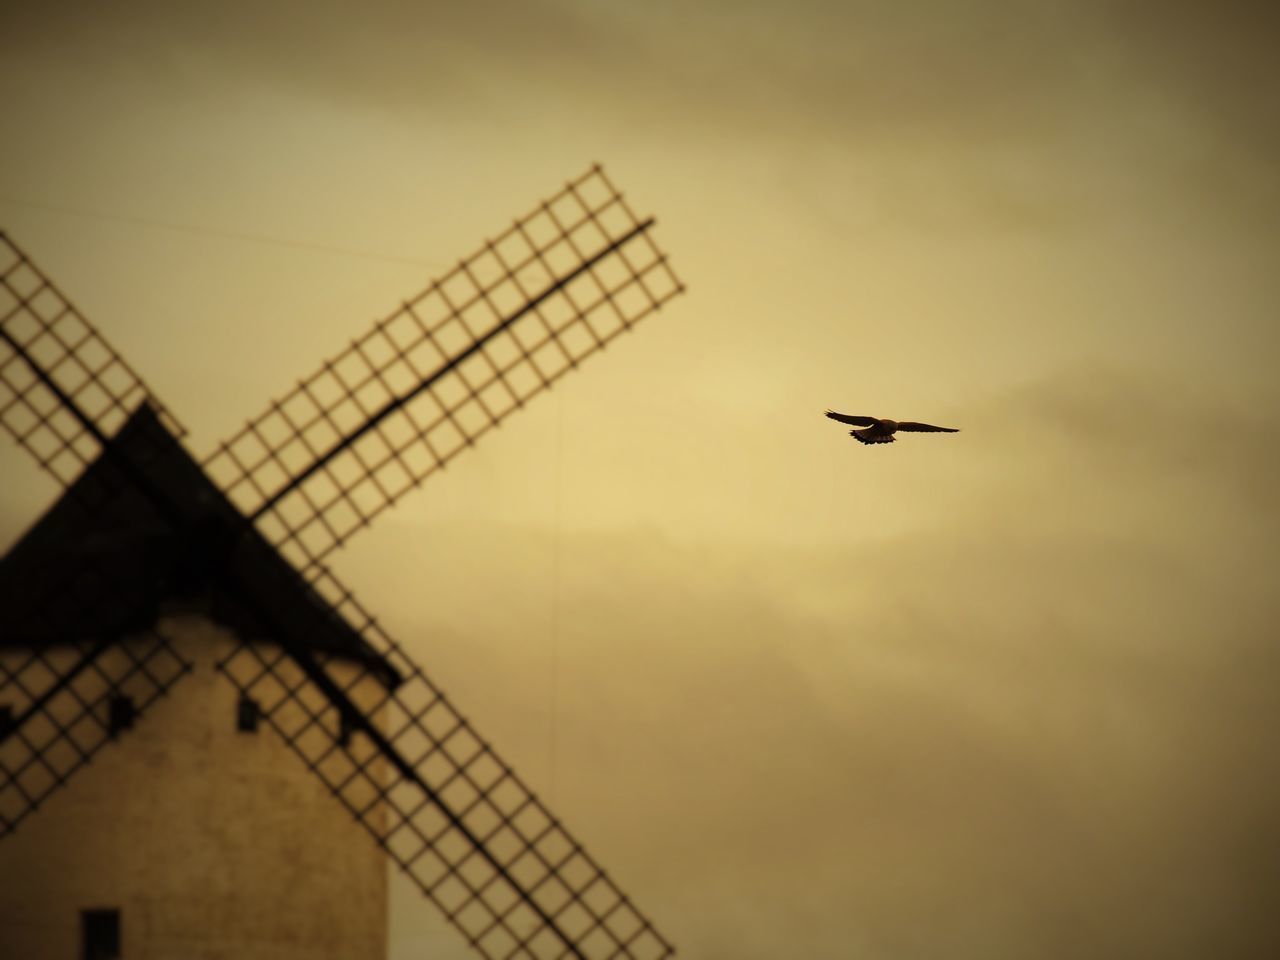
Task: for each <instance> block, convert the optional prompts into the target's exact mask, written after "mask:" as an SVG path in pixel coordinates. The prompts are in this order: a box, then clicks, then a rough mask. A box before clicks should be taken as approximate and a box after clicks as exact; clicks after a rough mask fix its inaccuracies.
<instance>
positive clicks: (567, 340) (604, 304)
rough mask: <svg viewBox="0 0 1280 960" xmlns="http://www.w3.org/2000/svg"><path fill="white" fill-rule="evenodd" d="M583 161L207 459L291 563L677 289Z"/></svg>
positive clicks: (647, 222) (388, 499)
mask: <svg viewBox="0 0 1280 960" xmlns="http://www.w3.org/2000/svg"><path fill="white" fill-rule="evenodd" d="M652 225H653V220H652V219H644V220H641V219H640V218H638V217H637V216H636V215H635V214H634V213H633V212H632V211H631V208H630V207H629V206H628V205H627V203H626V201H625V200H624V199H623V197H622V195H621V194H620V193H619V192H618V191H617V190H616V189H615V188H614V186H613V185H612V183H610V182H609V180H608V179H606V177H605V175H604V172H603V170H601V169H600V168H599V167H594V168H592V169H591V170H589V171H588V172H587V173H586V174H584V175H583V176H581V177H579V178H578V179H577V180H574V181H572V182H570V183H568V184H567V185H566V186H565V188H564V189H563V190H562V191H561V192H559V193H558V194H556V195H555V196H553V197H551V198H550V199H549V200H547V201H545V202H543V203H542V204H540V205H539V206H538V207H537V208H536V209H534V210H533V212H531V213H530V214H528V215H527V216H525V217H522V218H521V219H518V220H516V221H515V222H514V223H513V224H512V226H511V227H509V228H508V229H507V230H505V231H504V232H503V233H501V234H500V235H499V236H498V237H497V238H496V239H493V240H490V241H486V242H485V244H484V245H483V247H481V249H480V250H479V251H477V252H476V253H475V254H473V255H472V256H470V257H468V258H466V259H464V260H462V261H461V262H460V263H459V264H458V266H457V267H456V268H454V269H453V270H452V271H450V272H449V273H447V274H446V275H445V276H444V277H442V278H441V279H439V280H436V281H435V282H433V283H432V284H431V285H430V286H429V287H427V289H426V290H424V291H423V292H422V293H420V294H418V295H417V296H416V297H414V298H413V299H411V300H409V301H407V302H406V303H405V304H404V305H403V306H401V307H400V308H399V309H398V310H396V311H395V312H393V313H392V314H391V315H390V316H388V317H386V318H385V319H383V320H380V321H378V322H377V323H375V324H374V326H373V328H372V329H371V330H369V331H368V332H367V333H365V334H364V335H363V336H362V337H360V338H358V339H357V340H355V341H354V342H353V343H352V344H351V346H350V347H349V348H347V349H346V350H345V351H343V352H342V353H340V354H338V355H337V356H336V357H334V358H333V359H331V360H328V361H326V362H325V363H324V364H323V366H322V367H321V368H320V370H318V371H317V372H316V373H314V374H312V375H311V376H310V377H307V378H306V379H304V380H302V381H301V382H299V384H298V386H297V387H296V388H295V389H294V390H292V391H291V392H290V393H288V394H287V395H286V396H285V397H284V398H283V399H280V400H277V401H276V402H274V403H272V404H271V407H270V409H268V410H267V411H266V412H265V413H263V414H262V415H260V416H258V417H256V418H255V419H253V420H251V421H249V423H248V424H247V425H246V426H245V427H244V429H243V430H241V431H240V432H239V433H238V434H236V435H235V436H234V437H232V438H231V439H230V440H229V441H227V442H225V443H223V444H222V445H221V446H219V447H218V449H217V450H216V451H215V452H214V453H213V454H212V455H211V456H210V457H209V458H208V459H207V460H206V461H205V468H206V470H207V471H208V472H209V475H210V476H211V477H212V478H213V480H214V482H215V483H217V484H218V485H219V486H220V487H221V488H222V490H223V491H224V492H225V493H226V494H227V496H228V497H229V498H230V499H231V501H232V502H233V503H234V504H236V506H237V507H239V508H240V509H241V510H242V511H243V512H244V513H245V514H246V515H248V516H250V517H252V518H253V520H254V521H255V522H256V523H257V525H258V527H259V529H260V530H261V531H262V533H263V535H264V536H266V538H267V540H268V541H269V542H271V543H272V544H273V545H275V546H276V547H277V548H279V549H280V550H281V552H282V553H283V554H284V555H285V556H286V557H287V558H288V559H289V560H290V561H291V562H292V563H293V564H294V565H295V566H296V567H297V568H298V569H299V570H302V571H304V572H306V571H313V570H314V569H315V566H316V564H317V563H318V562H319V561H320V560H321V559H323V558H324V557H325V556H326V555H327V554H328V553H329V552H330V551H331V550H333V549H334V548H335V547H337V546H339V545H341V544H342V543H343V542H344V541H345V540H346V539H347V538H348V537H350V536H351V535H352V534H353V533H355V532H356V531H357V530H359V529H361V528H362V527H364V526H366V525H367V524H368V523H369V521H370V520H372V519H373V518H374V517H375V516H377V515H378V514H379V513H381V512H382V511H383V510H385V509H387V508H388V507H390V506H391V505H392V504H393V503H395V502H396V501H397V500H398V499H400V498H401V497H402V496H404V495H405V494H406V493H408V492H409V491H410V490H412V489H414V488H415V487H416V486H417V485H418V484H419V483H421V482H422V480H423V479H424V478H425V477H427V476H429V475H430V474H431V473H433V472H435V471H436V470H438V469H440V468H441V467H443V466H444V465H445V464H446V463H448V462H449V461H450V460H452V459H453V458H454V457H455V456H457V454H459V453H460V452H462V450H464V449H466V448H467V447H468V446H469V445H471V444H473V443H474V442H475V441H476V440H477V439H478V438H479V437H480V436H482V435H483V434H484V433H486V432H487V431H488V430H490V429H491V428H493V427H495V426H497V424H498V423H499V422H501V421H502V419H503V418H505V417H506V416H508V415H509V414H511V413H512V412H513V411H515V410H516V409H518V408H520V407H521V406H523V405H524V404H525V402H527V401H528V400H529V399H530V398H531V397H533V396H534V395H536V394H538V393H540V392H541V391H543V390H545V389H547V388H548V387H550V386H551V384H552V383H554V382H555V381H556V380H557V379H559V378H560V377H561V376H563V375H564V374H565V373H567V372H568V371H569V370H571V369H573V368H574V367H576V366H577V364H578V363H579V362H580V361H582V360H583V359H585V358H586V357H588V356H590V355H591V354H593V353H595V352H597V351H598V350H601V349H602V348H603V347H604V346H605V345H606V344H607V343H608V342H609V341H610V340H612V339H614V338H615V337H617V336H618V335H619V334H621V333H623V332H624V331H626V330H628V329H630V328H631V327H632V326H633V325H634V324H635V323H636V322H637V321H638V320H640V319H641V318H643V317H644V316H645V315H646V314H648V313H650V312H651V311H653V310H655V309H658V308H659V307H661V306H662V305H663V304H664V303H665V302H666V301H668V300H670V299H671V298H672V297H674V296H676V295H677V294H678V293H680V292H681V291H682V290H683V286H682V285H681V284H680V282H679V280H677V279H676V277H675V275H674V273H672V271H671V268H670V266H669V265H668V263H667V259H666V257H665V255H663V254H662V253H661V252H660V251H659V250H658V248H657V247H656V246H655V245H654V243H653V240H652V238H651V237H650V235H649V229H650V228H651V227H652Z"/></svg>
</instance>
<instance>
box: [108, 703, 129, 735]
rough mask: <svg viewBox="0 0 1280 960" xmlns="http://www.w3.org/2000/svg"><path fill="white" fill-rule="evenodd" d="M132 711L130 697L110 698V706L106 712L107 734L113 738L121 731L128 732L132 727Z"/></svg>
mask: <svg viewBox="0 0 1280 960" xmlns="http://www.w3.org/2000/svg"><path fill="white" fill-rule="evenodd" d="M133 718H134V709H133V699H132V698H130V697H124V696H116V697H112V698H111V703H110V706H109V707H108V710H107V732H108V733H109V734H111V735H112V736H113V737H114V736H115V735H116V734H117V733H119V732H120V731H121V730H128V729H130V728H132V727H133Z"/></svg>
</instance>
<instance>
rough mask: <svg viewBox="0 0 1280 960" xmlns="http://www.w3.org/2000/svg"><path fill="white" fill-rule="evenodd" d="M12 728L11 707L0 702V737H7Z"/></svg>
mask: <svg viewBox="0 0 1280 960" xmlns="http://www.w3.org/2000/svg"><path fill="white" fill-rule="evenodd" d="M12 729H13V707H11V706H9V705H8V704H7V703H6V704H0V737H7V736H8V735H9V732H10V731H11V730H12Z"/></svg>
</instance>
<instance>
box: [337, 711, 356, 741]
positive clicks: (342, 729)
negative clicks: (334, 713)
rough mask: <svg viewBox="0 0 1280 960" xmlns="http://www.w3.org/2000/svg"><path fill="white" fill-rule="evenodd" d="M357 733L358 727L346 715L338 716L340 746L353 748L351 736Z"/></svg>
mask: <svg viewBox="0 0 1280 960" xmlns="http://www.w3.org/2000/svg"><path fill="white" fill-rule="evenodd" d="M355 732H356V725H355V724H354V723H352V722H351V719H350V718H349V717H348V716H347V715H346V714H345V713H340V714H338V746H340V747H349V746H351V735H352V734H353V733H355Z"/></svg>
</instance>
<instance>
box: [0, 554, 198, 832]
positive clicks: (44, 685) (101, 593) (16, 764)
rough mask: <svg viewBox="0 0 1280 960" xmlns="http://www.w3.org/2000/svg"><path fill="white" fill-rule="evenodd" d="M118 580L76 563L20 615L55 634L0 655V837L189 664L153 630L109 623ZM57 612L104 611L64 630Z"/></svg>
mask: <svg viewBox="0 0 1280 960" xmlns="http://www.w3.org/2000/svg"><path fill="white" fill-rule="evenodd" d="M122 586H124V584H121V583H119V582H118V580H117V578H116V577H115V574H114V571H112V570H110V569H101V570H93V571H89V570H83V569H82V570H79V571H77V573H76V576H75V578H74V580H73V581H72V582H64V583H58V584H57V590H56V591H53V592H51V594H50V595H49V596H48V597H46V598H45V599H44V602H42V603H41V604H40V607H41V609H42V610H43V611H45V612H46V614H47V616H40V617H34V618H32V619H31V620H30V621H29V627H30V629H31V632H32V633H37V634H38V633H42V632H46V631H47V632H48V634H49V635H51V636H56V637H57V638H58V642H56V643H50V644H48V645H39V644H36V645H31V646H26V647H25V648H24V649H23V651H22V653H21V656H20V659H17V660H15V661H13V662H10V663H5V662H4V661H3V660H0V701H3V702H4V704H5V711H4V712H3V713H0V838H3V837H4V836H5V835H6V834H8V833H10V832H12V831H13V830H14V829H16V828H17V826H18V824H19V823H20V822H21V821H22V820H24V819H26V817H27V816H29V815H30V814H31V813H33V812H34V811H35V810H37V809H38V808H39V806H40V805H41V803H43V802H44V800H45V798H46V797H48V796H49V795H50V794H51V793H53V792H54V791H55V790H56V789H57V788H58V787H61V786H64V785H65V784H66V783H67V782H68V780H69V779H70V778H71V776H72V775H73V774H75V773H76V772H77V771H78V770H79V769H80V768H81V767H83V766H84V765H85V764H87V763H88V762H89V761H90V760H92V759H93V757H94V756H95V755H96V754H97V753H98V752H99V751H100V750H102V749H103V748H104V747H106V746H107V745H108V744H109V743H111V742H113V741H114V740H115V739H116V738H118V737H119V736H121V735H123V734H124V733H125V732H126V731H127V730H129V729H132V727H133V725H134V723H135V722H136V721H137V720H138V719H139V718H140V717H141V716H142V715H143V714H145V713H146V712H147V710H148V708H149V707H150V706H151V705H152V704H153V703H155V701H156V700H158V699H159V698H160V697H161V696H162V695H164V694H166V693H167V692H168V691H169V690H170V689H171V688H172V687H173V685H174V684H175V683H177V682H178V680H179V679H181V678H182V677H183V676H185V675H186V673H187V672H188V671H189V670H190V669H191V664H190V662H189V661H187V660H186V659H185V658H184V657H183V656H182V655H181V654H180V653H179V652H178V651H177V650H176V649H175V647H174V646H173V645H172V644H171V643H170V641H169V638H168V637H167V636H166V635H165V634H164V632H163V630H162V629H159V628H144V629H138V627H137V625H136V624H135V623H134V622H132V620H133V618H132V617H130V618H128V619H127V620H126V621H123V622H118V623H117V624H115V625H113V621H112V618H111V616H110V615H109V613H108V611H107V610H106V609H105V608H107V607H108V606H110V607H116V608H119V604H118V602H117V600H118V598H119V596H121V594H120V593H118V592H117V588H119V587H122ZM67 610H74V611H76V613H77V619H79V620H83V619H85V618H86V617H93V618H94V619H97V615H98V614H99V613H101V614H104V616H103V617H102V618H101V620H100V621H99V623H100V624H101V626H99V627H98V628H97V629H96V630H94V631H93V632H92V633H88V634H86V633H85V632H83V631H78V632H75V633H70V632H67V631H66V630H65V629H63V628H62V627H61V625H60V624H59V623H58V621H60V620H62V619H64V618H63V617H61V616H59V613H58V611H67ZM24 633H25V636H24V640H29V639H30V636H31V634H30V633H26V632H25V631H24ZM69 636H76V637H81V638H85V639H76V640H73V641H67V640H66V639H65V638H66V637H69ZM5 639H6V640H11V639H12V637H6V638H5Z"/></svg>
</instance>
